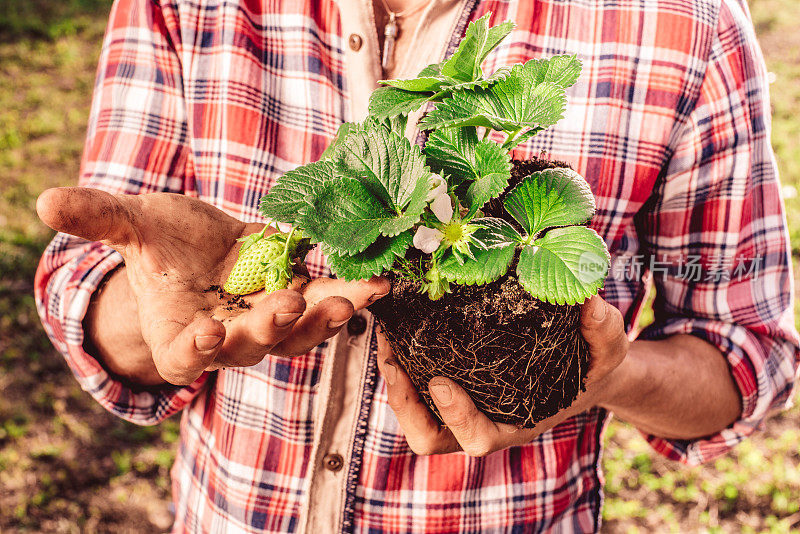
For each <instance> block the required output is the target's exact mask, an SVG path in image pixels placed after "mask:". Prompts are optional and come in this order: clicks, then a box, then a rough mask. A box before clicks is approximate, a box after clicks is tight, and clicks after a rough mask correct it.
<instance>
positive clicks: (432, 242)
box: [414, 226, 444, 254]
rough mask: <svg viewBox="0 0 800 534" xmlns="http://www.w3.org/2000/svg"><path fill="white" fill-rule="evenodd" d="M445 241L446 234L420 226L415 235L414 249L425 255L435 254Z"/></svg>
mask: <svg viewBox="0 0 800 534" xmlns="http://www.w3.org/2000/svg"><path fill="white" fill-rule="evenodd" d="M442 239H444V233H442V231H441V230H437V229H436V228H428V227H427V226H420V227H419V228H417V232H416V233H415V234H414V247H416V248H418V249H419V250H421V251H422V252H424V253H425V254H433V253H434V252H435V251H436V249H437V248H439V245H440V244H441V243H442Z"/></svg>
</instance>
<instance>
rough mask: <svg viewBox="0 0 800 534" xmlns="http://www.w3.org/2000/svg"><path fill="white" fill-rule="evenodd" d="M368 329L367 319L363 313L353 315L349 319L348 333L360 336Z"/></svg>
mask: <svg viewBox="0 0 800 534" xmlns="http://www.w3.org/2000/svg"><path fill="white" fill-rule="evenodd" d="M366 330H367V320H366V319H364V317H363V316H361V315H353V316H352V317H350V320H349V321H347V333H349V334H350V335H351V336H360V335H361V334H363V333H364V332H365V331H366Z"/></svg>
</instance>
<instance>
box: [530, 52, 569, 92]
mask: <svg viewBox="0 0 800 534" xmlns="http://www.w3.org/2000/svg"><path fill="white" fill-rule="evenodd" d="M524 68H525V70H526V71H529V72H530V75H531V76H532V78H533V79H534V80H535V82H536V84H541V83H554V84H556V85H560V86H561V87H563V88H565V89H566V88H567V87H571V86H572V85H574V84H575V82H576V81H577V80H578V76H580V74H581V62H580V60H579V59H578V58H576V57H575V56H574V55H573V56H567V55H561V56H553V57H550V58H547V59H532V60H530V61H526V62H525V65H524Z"/></svg>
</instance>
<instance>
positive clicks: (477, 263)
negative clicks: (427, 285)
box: [439, 245, 516, 285]
mask: <svg viewBox="0 0 800 534" xmlns="http://www.w3.org/2000/svg"><path fill="white" fill-rule="evenodd" d="M515 250H516V248H515V247H514V245H507V246H505V247H495V248H488V249H476V250H474V254H475V259H474V260H473V259H464V264H463V265H461V264H460V263H459V262H458V260H457V259H456V257H455V255H454V254H452V252H451V253H449V254H448V255H447V256H446V257H445V259H444V260H442V262H441V263H440V264H439V270H440V272H441V273H442V276H444V277H445V278H446V279H447V280H448V281H450V282H455V283H456V284H466V285H474V284H480V285H482V284H488V283H489V282H493V281H495V280H497V279H498V278H500V277H501V276H503V275H504V274H506V272H508V266H509V265H511V260H513V259H514V252H515Z"/></svg>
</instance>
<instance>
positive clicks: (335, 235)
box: [299, 178, 396, 256]
mask: <svg viewBox="0 0 800 534" xmlns="http://www.w3.org/2000/svg"><path fill="white" fill-rule="evenodd" d="M395 216H396V214H395V213H393V212H392V211H390V210H389V209H387V208H386V206H384V205H383V204H381V203H380V201H379V200H378V199H377V198H375V196H374V195H373V194H372V192H371V191H370V190H369V189H367V187H366V186H365V185H364V184H363V183H361V182H360V181H358V180H356V179H354V178H336V179H334V180H329V181H327V182H324V183H322V184H320V185H319V186H317V188H316V189H315V190H314V195H313V196H312V198H311V200H310V201H309V208H308V209H307V210H305V212H304V214H303V216H302V218H301V220H300V221H299V226H300V227H301V228H303V229H305V230H306V232H307V233H308V235H309V237H311V239H312V240H313V241H314V242H323V243H325V244H326V245H328V246H329V247H331V248H333V249H334V250H335V251H336V252H338V253H340V254H347V255H351V256H352V255H353V254H357V253H359V252H361V251H363V250H364V249H366V248H367V247H368V246H369V245H371V244H372V243H374V242H375V240H376V239H377V238H378V236H379V235H380V234H381V230H382V229H383V226H384V225H385V224H387V223H389V221H391V220H392V219H393V218H394V217H395Z"/></svg>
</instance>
